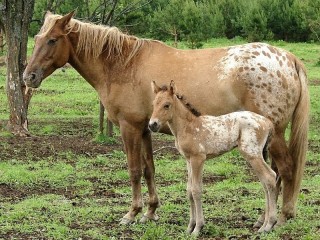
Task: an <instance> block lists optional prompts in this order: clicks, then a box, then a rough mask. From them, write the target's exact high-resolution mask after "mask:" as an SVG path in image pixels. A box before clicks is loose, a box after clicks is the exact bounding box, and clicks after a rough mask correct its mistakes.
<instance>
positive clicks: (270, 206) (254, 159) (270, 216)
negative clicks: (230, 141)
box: [239, 146, 277, 232]
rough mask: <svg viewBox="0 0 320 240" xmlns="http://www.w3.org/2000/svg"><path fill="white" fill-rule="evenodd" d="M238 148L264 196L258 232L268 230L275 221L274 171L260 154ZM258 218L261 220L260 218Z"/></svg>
mask: <svg viewBox="0 0 320 240" xmlns="http://www.w3.org/2000/svg"><path fill="white" fill-rule="evenodd" d="M239 149H240V152H241V153H242V154H243V156H244V157H245V159H246V160H247V161H248V162H249V164H250V165H251V167H252V168H253V171H254V172H255V173H256V174H257V176H258V178H259V180H260V182H261V184H262V186H263V189H264V192H265V198H266V208H265V214H264V217H265V219H264V221H263V222H264V223H263V224H262V226H261V227H260V229H259V230H258V232H268V231H270V230H271V229H272V228H273V226H274V225H275V223H276V222H277V203H276V198H277V197H276V173H275V172H274V171H273V170H272V169H271V168H270V167H269V166H268V164H267V163H266V162H265V161H264V159H263V157H262V155H261V156H259V155H252V154H251V153H249V152H248V151H246V149H245V147H244V148H242V146H239ZM260 218H261V217H260ZM259 220H260V221H262V219H259Z"/></svg>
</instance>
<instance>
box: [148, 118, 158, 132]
mask: <svg viewBox="0 0 320 240" xmlns="http://www.w3.org/2000/svg"><path fill="white" fill-rule="evenodd" d="M149 129H150V130H151V131H152V132H158V131H159V129H160V124H159V123H158V121H157V120H150V121H149Z"/></svg>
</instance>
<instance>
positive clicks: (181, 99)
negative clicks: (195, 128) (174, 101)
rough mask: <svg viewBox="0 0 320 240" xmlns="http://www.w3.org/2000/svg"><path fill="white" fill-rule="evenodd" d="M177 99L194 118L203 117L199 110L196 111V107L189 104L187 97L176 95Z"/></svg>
mask: <svg viewBox="0 0 320 240" xmlns="http://www.w3.org/2000/svg"><path fill="white" fill-rule="evenodd" d="M176 97H177V98H178V99H179V101H180V102H181V103H182V104H183V105H184V106H185V107H186V108H187V109H188V110H189V111H190V112H191V113H192V114H193V115H194V116H196V117H200V116H201V113H200V112H199V111H198V110H197V109H195V108H194V106H192V105H191V104H190V103H189V102H187V100H186V98H185V96H183V95H179V94H176Z"/></svg>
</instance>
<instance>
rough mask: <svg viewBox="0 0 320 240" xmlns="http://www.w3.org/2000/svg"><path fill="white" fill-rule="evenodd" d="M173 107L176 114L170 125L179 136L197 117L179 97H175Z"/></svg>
mask: <svg viewBox="0 0 320 240" xmlns="http://www.w3.org/2000/svg"><path fill="white" fill-rule="evenodd" d="M173 107H174V114H173V116H172V120H171V121H169V127H170V129H171V131H172V132H173V134H174V135H175V136H176V137H178V136H179V135H180V134H181V133H184V131H185V129H186V128H188V125H190V124H194V122H195V121H196V119H197V117H196V116H194V115H193V114H192V113H191V111H190V110H188V109H187V108H186V107H185V106H183V103H181V102H180V101H179V100H177V99H175V101H174V105H173ZM189 129H190V128H189ZM191 129H192V128H191Z"/></svg>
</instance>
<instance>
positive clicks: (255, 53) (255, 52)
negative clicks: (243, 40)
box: [252, 51, 260, 56]
mask: <svg viewBox="0 0 320 240" xmlns="http://www.w3.org/2000/svg"><path fill="white" fill-rule="evenodd" d="M252 54H253V55H255V56H259V55H260V53H259V52H257V51H254V52H253V53H252Z"/></svg>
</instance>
